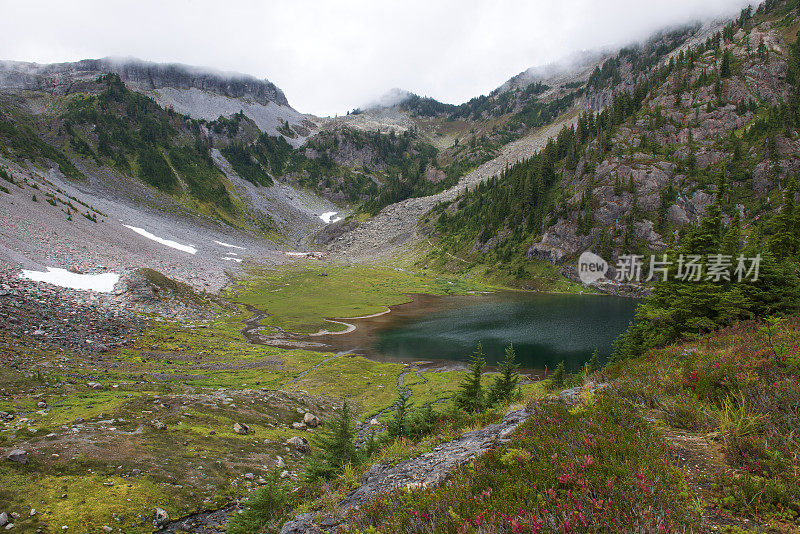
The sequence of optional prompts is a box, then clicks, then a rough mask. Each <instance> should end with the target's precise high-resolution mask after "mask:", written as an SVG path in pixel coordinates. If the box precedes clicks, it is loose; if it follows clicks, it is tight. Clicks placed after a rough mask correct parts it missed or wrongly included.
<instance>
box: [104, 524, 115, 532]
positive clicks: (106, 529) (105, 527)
mask: <svg viewBox="0 0 800 534" xmlns="http://www.w3.org/2000/svg"><path fill="white" fill-rule="evenodd" d="M103 532H114V529H113V528H111V527H109V526H108V525H103Z"/></svg>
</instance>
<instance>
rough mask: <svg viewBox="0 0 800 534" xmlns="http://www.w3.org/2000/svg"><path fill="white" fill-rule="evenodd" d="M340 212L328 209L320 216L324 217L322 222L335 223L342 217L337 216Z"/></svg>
mask: <svg viewBox="0 0 800 534" xmlns="http://www.w3.org/2000/svg"><path fill="white" fill-rule="evenodd" d="M337 213H339V212H338V211H326V212H325V213H323V214H322V215H320V216H319V218H320V219H322V222H324V223H325V224H330V223H335V222H336V221H341V220H342V218H341V217H335V215H336V214H337Z"/></svg>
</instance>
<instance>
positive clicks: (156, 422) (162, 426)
mask: <svg viewBox="0 0 800 534" xmlns="http://www.w3.org/2000/svg"><path fill="white" fill-rule="evenodd" d="M150 424H151V425H153V428H155V429H156V430H164V429H165V428H167V425H165V424H164V423H162V422H161V421H159V420H158V419H154V420H152V421H150Z"/></svg>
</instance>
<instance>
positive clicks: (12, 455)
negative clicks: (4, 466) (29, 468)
mask: <svg viewBox="0 0 800 534" xmlns="http://www.w3.org/2000/svg"><path fill="white" fill-rule="evenodd" d="M6 458H8V459H9V460H11V461H12V462H17V463H18V464H22V465H25V464H27V463H28V453H27V451H23V450H22V449H13V450H12V451H11V452H9V453H8V454H7V455H6Z"/></svg>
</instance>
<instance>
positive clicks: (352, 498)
mask: <svg viewBox="0 0 800 534" xmlns="http://www.w3.org/2000/svg"><path fill="white" fill-rule="evenodd" d="M528 415H529V414H528V413H527V412H526V411H523V410H517V411H513V412H509V413H507V414H506V415H505V417H503V419H502V421H501V422H500V423H499V424H493V425H487V426H485V427H483V428H481V429H479V430H473V431H471V432H465V433H464V434H462V435H461V437H459V438H457V439H455V440H453V441H449V442H447V443H443V444H441V445H439V446H438V447H436V448H435V449H433V450H432V451H430V452H427V453H425V454H422V455H420V456H417V457H415V458H411V459H409V460H406V461H404V462H401V463H399V464H397V465H395V466H388V465H382V464H376V465H373V466H372V467H371V468H370V469H369V470H368V471H367V472H366V473H365V474H364V478H363V480H362V485H361V486H360V487H359V488H358V489H356V490H355V491H353V492H352V493H350V495H348V496H347V499H345V501H344V502H343V503H341V505H340V508H341V509H342V510H345V511H346V510H350V509H352V508H357V507H359V506H361V505H363V504H364V503H366V502H367V501H369V500H371V499H373V498H375V496H377V495H380V494H382V493H386V492H388V491H391V490H393V489H395V488H403V487H407V488H414V487H430V486H437V485H439V484H441V483H442V482H444V481H445V480H447V478H448V477H449V476H450V474H451V473H452V472H453V471H454V470H455V469H457V468H458V467H461V466H462V465H465V464H466V463H468V462H470V461H472V460H474V459H475V458H477V457H478V456H481V455H482V454H484V453H485V452H486V451H487V450H488V449H489V448H491V447H492V446H493V445H495V444H496V443H497V442H498V441H503V440H504V439H505V438H506V437H507V436H508V434H510V433H511V432H512V431H513V430H514V429H515V428H517V426H519V425H520V424H521V423H522V422H524V421H525V420H526V419H527V418H528Z"/></svg>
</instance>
